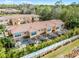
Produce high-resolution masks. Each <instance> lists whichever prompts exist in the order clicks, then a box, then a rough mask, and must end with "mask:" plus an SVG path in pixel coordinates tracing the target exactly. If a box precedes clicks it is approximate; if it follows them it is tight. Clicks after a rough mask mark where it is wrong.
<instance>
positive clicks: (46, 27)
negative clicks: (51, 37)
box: [7, 20, 64, 40]
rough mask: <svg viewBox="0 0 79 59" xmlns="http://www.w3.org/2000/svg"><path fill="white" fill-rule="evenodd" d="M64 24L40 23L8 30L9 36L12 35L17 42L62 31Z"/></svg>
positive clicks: (55, 21)
mask: <svg viewBox="0 0 79 59" xmlns="http://www.w3.org/2000/svg"><path fill="white" fill-rule="evenodd" d="M63 28H64V22H62V21H61V20H49V21H38V22H33V23H27V24H22V25H17V26H11V27H9V28H8V29H7V31H8V35H12V37H13V38H14V39H15V40H19V39H21V38H24V37H26V38H27V37H28V38H34V37H36V36H39V35H41V34H43V33H44V34H49V33H51V32H57V31H62V30H63Z"/></svg>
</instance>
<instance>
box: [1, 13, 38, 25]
mask: <svg viewBox="0 0 79 59" xmlns="http://www.w3.org/2000/svg"><path fill="white" fill-rule="evenodd" d="M37 21H39V16H38V15H35V14H25V15H21V14H17V15H11V16H10V15H8V16H1V17H0V24H3V25H5V26H14V25H19V24H26V23H31V22H37Z"/></svg>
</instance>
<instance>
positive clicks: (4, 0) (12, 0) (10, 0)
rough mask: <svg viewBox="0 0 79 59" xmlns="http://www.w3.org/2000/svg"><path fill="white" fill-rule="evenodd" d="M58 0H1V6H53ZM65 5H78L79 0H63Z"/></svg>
mask: <svg viewBox="0 0 79 59" xmlns="http://www.w3.org/2000/svg"><path fill="white" fill-rule="evenodd" d="M56 1H58V0H0V4H21V3H28V4H35V5H36V4H38V5H40V4H43V5H45V4H46V5H53V4H54V3H55V2H56ZM62 2H63V3H64V4H70V3H72V2H76V3H78V2H79V0H62Z"/></svg>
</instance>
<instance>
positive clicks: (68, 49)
mask: <svg viewBox="0 0 79 59" xmlns="http://www.w3.org/2000/svg"><path fill="white" fill-rule="evenodd" d="M77 46H79V39H78V40H76V41H74V42H72V43H70V44H67V45H65V46H62V47H60V48H59V49H57V50H56V51H53V52H51V53H49V54H47V55H45V56H43V57H42V58H58V57H62V56H63V55H66V54H68V53H69V52H71V51H72V49H73V48H75V47H77Z"/></svg>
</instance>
